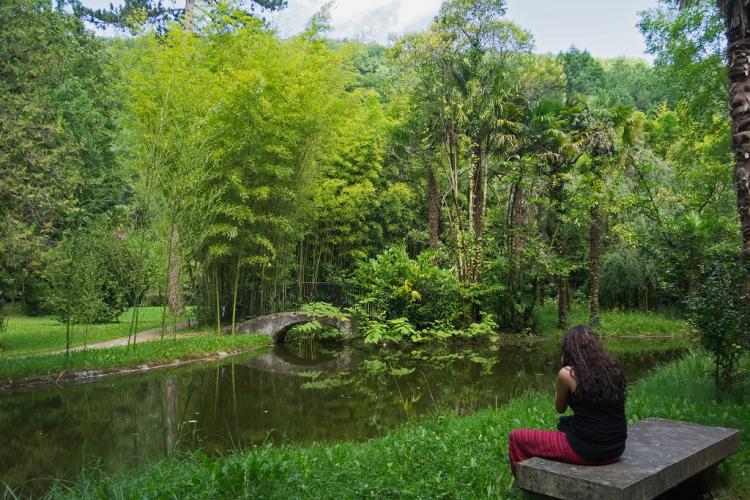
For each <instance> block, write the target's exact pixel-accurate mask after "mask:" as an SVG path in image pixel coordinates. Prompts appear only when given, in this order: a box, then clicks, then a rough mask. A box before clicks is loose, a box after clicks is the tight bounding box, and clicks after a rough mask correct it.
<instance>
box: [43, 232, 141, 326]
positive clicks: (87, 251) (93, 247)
mask: <svg viewBox="0 0 750 500" xmlns="http://www.w3.org/2000/svg"><path fill="white" fill-rule="evenodd" d="M48 259H49V263H48V265H47V266H46V272H45V282H46V292H45V302H46V307H47V309H48V310H49V311H50V312H51V313H52V314H54V315H55V316H56V317H57V318H58V319H59V320H60V321H61V322H63V323H69V324H91V323H103V322H110V321H114V320H116V319H117V318H118V317H119V316H120V314H122V312H123V311H124V310H125V307H126V306H127V303H128V299H129V298H130V297H131V296H132V288H133V281H134V271H133V269H132V268H129V267H128V264H129V263H130V264H132V263H133V260H134V259H133V258H132V256H130V255H128V249H127V247H125V246H124V245H123V244H122V242H121V241H120V240H119V239H117V238H116V237H115V236H114V235H113V234H112V233H111V232H109V231H107V230H106V229H105V230H98V229H97V230H95V231H91V232H81V233H78V234H76V235H75V236H72V237H70V238H66V239H64V240H63V241H61V242H60V243H59V244H58V245H57V246H56V247H55V248H54V249H52V250H51V251H50V253H49V255H48Z"/></svg>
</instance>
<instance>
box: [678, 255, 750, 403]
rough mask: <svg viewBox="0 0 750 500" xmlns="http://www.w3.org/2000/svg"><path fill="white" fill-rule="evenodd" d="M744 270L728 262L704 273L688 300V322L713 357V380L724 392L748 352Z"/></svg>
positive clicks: (749, 308)
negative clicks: (689, 316)
mask: <svg viewBox="0 0 750 500" xmlns="http://www.w3.org/2000/svg"><path fill="white" fill-rule="evenodd" d="M746 276H747V269H746V267H745V266H743V265H740V264H739V263H736V262H732V261H731V260H729V259H727V260H725V261H722V262H717V263H715V264H714V265H713V266H712V267H710V268H708V269H706V271H705V276H704V277H703V280H702V283H701V284H700V286H699V287H698V289H697V290H696V291H695V293H693V294H692V295H691V296H690V298H689V299H688V307H689V309H690V312H691V315H692V318H691V321H692V323H693V324H694V325H695V327H696V328H697V329H698V331H699V332H700V335H701V344H702V345H703V346H704V347H705V348H706V350H708V352H710V353H711V354H712V355H713V357H714V380H715V383H716V387H717V388H718V389H719V390H720V391H721V392H727V391H728V390H729V388H730V387H731V385H732V383H733V382H734V380H735V379H736V378H737V375H738V370H739V368H740V365H739V362H740V359H741V357H742V356H743V355H744V354H745V353H747V352H748V350H750V299H749V298H748V291H747V290H745V289H744V287H745V286H746V285H745V283H746V281H745V280H746Z"/></svg>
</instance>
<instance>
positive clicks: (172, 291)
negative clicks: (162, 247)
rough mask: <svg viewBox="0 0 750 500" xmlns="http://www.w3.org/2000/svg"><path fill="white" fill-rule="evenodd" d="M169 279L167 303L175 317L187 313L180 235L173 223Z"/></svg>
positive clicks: (170, 240) (170, 241)
mask: <svg viewBox="0 0 750 500" xmlns="http://www.w3.org/2000/svg"><path fill="white" fill-rule="evenodd" d="M168 272H169V278H168V280H167V303H168V304H169V312H170V313H172V314H173V315H175V316H178V315H181V314H183V313H184V312H185V299H184V297H183V296H182V280H181V275H182V259H181V258H180V234H179V233H178V232H177V226H176V225H175V224H174V223H172V232H171V235H170V238H169V271H168Z"/></svg>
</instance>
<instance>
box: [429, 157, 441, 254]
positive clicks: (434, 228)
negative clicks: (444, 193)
mask: <svg viewBox="0 0 750 500" xmlns="http://www.w3.org/2000/svg"><path fill="white" fill-rule="evenodd" d="M427 226H428V228H429V230H430V248H433V249H437V247H438V245H439V244H440V193H439V192H438V183H437V176H436V175H435V167H434V166H432V165H430V166H428V167H427Z"/></svg>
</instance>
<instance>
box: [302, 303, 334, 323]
mask: <svg viewBox="0 0 750 500" xmlns="http://www.w3.org/2000/svg"><path fill="white" fill-rule="evenodd" d="M300 312H302V313H304V314H307V315H308V316H312V317H313V318H336V319H345V315H344V313H343V312H342V311H341V309H339V308H338V307H336V306H334V305H332V304H329V303H328V302H308V303H307V304H305V305H303V306H302V307H300Z"/></svg>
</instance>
